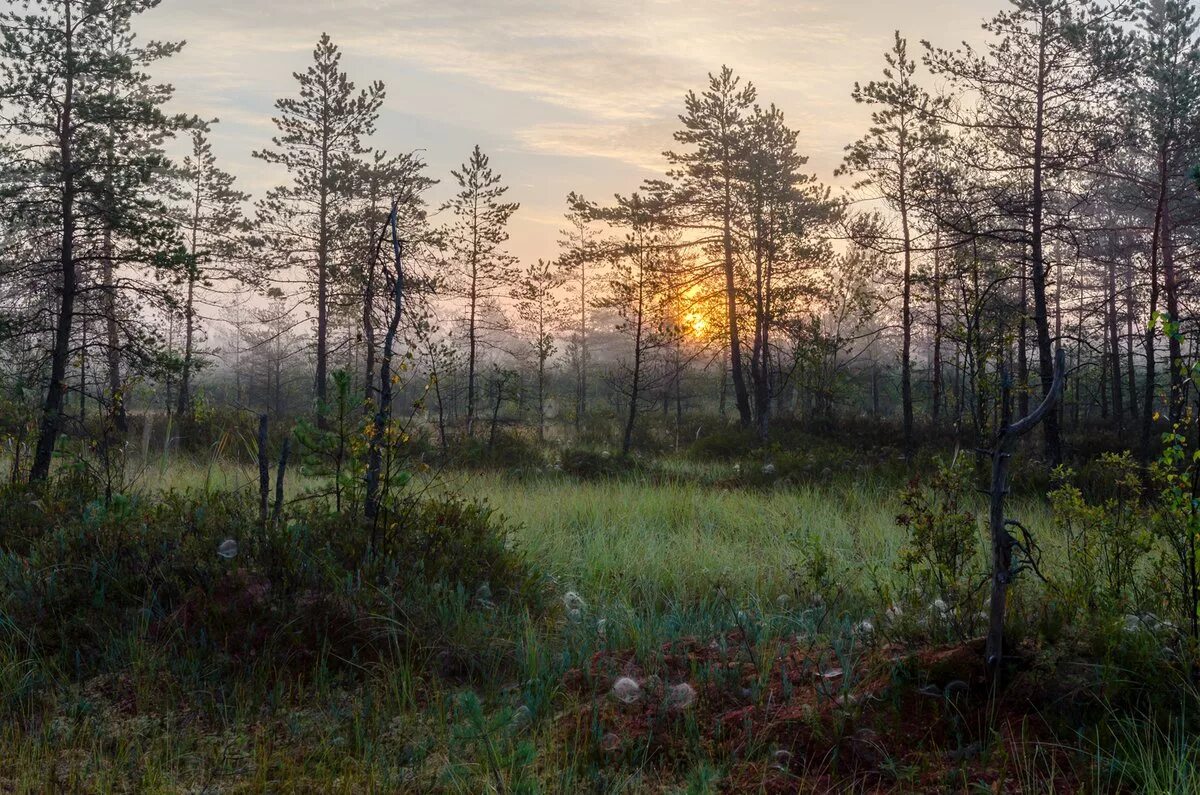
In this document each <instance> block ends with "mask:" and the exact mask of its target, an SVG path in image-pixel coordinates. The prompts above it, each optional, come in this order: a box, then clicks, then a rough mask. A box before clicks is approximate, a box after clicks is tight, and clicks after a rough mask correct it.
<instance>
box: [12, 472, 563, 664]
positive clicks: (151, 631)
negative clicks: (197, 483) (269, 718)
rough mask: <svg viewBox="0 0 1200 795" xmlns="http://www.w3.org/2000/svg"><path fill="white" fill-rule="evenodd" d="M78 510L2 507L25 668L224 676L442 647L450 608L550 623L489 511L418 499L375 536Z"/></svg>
mask: <svg viewBox="0 0 1200 795" xmlns="http://www.w3.org/2000/svg"><path fill="white" fill-rule="evenodd" d="M76 507H77V506H76V504H73V503H72V502H71V501H70V498H69V495H67V494H65V493H64V492H63V491H62V489H61V487H60V486H56V485H55V484H51V485H49V486H47V487H45V488H40V489H36V488H31V487H9V488H8V489H6V490H4V491H3V492H0V512H3V513H4V514H6V515H11V516H17V517H19V518H20V520H19V522H18V523H17V524H16V525H8V526H7V529H6V531H5V533H4V535H3V536H2V537H0V623H2V624H3V625H4V626H5V629H6V634H10V635H11V636H12V637H14V638H16V639H17V642H19V643H20V644H22V645H23V646H25V647H26V652H27V654H28V655H29V656H31V657H33V656H36V657H39V658H55V659H58V660H60V661H61V663H62V664H63V665H65V666H67V668H68V669H69V670H75V671H77V673H78V674H82V673H85V672H87V671H89V670H94V669H99V668H102V667H104V666H105V664H106V663H109V664H111V663H112V662H113V661H114V659H115V658H118V657H119V656H120V655H119V653H118V651H117V650H119V649H120V648H122V646H123V644H125V642H126V641H127V640H128V639H130V638H143V639H148V640H149V641H151V642H156V643H161V644H166V645H167V646H169V647H171V648H173V649H174V650H175V651H176V652H179V654H177V655H176V656H177V658H179V659H184V658H186V659H191V660H195V659H197V657H196V655H199V659H201V660H204V661H207V662H206V663H205V664H206V665H217V666H218V667H219V666H220V665H222V664H237V663H242V662H245V661H246V660H251V659H261V658H264V657H267V656H268V655H267V652H268V651H269V652H270V654H269V658H270V660H271V661H272V665H273V666H275V667H280V668H290V667H294V666H303V665H304V664H306V663H310V662H312V661H313V660H315V659H316V658H317V657H322V659H323V660H325V661H326V664H331V663H329V662H328V661H335V663H332V664H336V661H341V662H352V661H356V660H357V661H361V660H363V659H364V658H372V657H378V656H380V655H383V654H387V653H392V652H394V651H396V650H400V651H403V650H406V649H413V648H418V647H424V646H427V645H436V644H435V643H432V642H431V641H430V639H432V638H437V637H439V635H440V633H443V632H445V631H446V628H445V627H444V626H441V624H442V620H441V619H440V618H439V616H440V615H441V610H442V606H441V605H440V604H439V600H441V599H444V594H445V593H446V592H459V593H463V594H468V595H471V598H475V596H476V595H478V600H479V601H480V602H481V603H482V602H486V603H487V604H488V605H492V604H495V603H510V602H511V603H514V604H519V605H520V606H521V607H522V608H523V609H524V608H533V609H535V610H537V609H540V607H539V601H538V600H539V598H540V597H539V596H538V594H539V591H540V589H539V588H537V587H536V585H537V577H536V575H535V574H534V573H533V570H532V569H531V568H530V567H529V566H528V565H527V563H526V561H525V559H524V557H523V555H522V554H521V553H520V552H519V551H517V550H515V549H513V548H512V547H511V546H510V545H509V543H508V527H507V525H506V524H505V522H504V521H503V520H502V519H501V518H500V517H499V516H497V515H496V514H495V513H493V512H492V511H491V510H490V509H489V508H488V507H486V506H485V505H482V504H478V503H471V502H464V501H461V500H458V499H453V498H430V499H420V500H418V499H407V500H405V501H402V502H400V503H398V504H397V505H396V506H394V508H393V510H392V511H390V512H388V514H387V515H386V517H385V518H382V519H381V521H380V522H379V524H378V525H376V526H372V525H369V524H368V523H366V522H365V520H363V519H361V518H360V517H357V516H353V515H350V514H336V513H330V512H329V511H328V510H327V509H325V508H324V507H319V506H318V505H316V504H313V505H312V507H310V508H309V509H307V510H306V511H304V512H302V513H300V514H297V515H293V516H291V517H289V518H288V519H287V520H286V521H280V522H277V523H273V524H271V525H270V526H268V527H266V528H262V527H260V526H259V525H258V518H257V506H256V505H255V504H254V503H253V501H251V500H249V499H246V498H245V497H244V496H241V495H238V494H234V493H218V494H210V495H182V494H179V493H167V494H164V495H161V496H159V497H155V498H149V497H125V496H119V495H118V496H117V497H114V498H113V499H111V500H108V501H105V500H103V499H92V500H91V501H89V502H87V503H86V504H85V505H83V506H82V509H81V510H76ZM439 593H440V594H442V596H438V594H439Z"/></svg>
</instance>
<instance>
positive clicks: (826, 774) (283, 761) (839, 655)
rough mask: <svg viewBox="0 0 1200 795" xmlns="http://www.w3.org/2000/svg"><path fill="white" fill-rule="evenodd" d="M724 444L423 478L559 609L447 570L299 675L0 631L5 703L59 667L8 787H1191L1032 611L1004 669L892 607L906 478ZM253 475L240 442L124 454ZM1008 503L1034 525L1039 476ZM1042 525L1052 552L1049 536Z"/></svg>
mask: <svg viewBox="0 0 1200 795" xmlns="http://www.w3.org/2000/svg"><path fill="white" fill-rule="evenodd" d="M680 466H681V467H685V468H686V465H682V464H681V465H680ZM722 466H724V465H708V469H707V470H706V471H704V472H701V473H699V474H700V475H702V476H699V477H695V478H692V479H688V478H681V479H678V480H674V481H669V482H661V481H656V482H652V481H650V480H646V479H639V478H636V477H635V478H626V479H600V480H595V481H578V480H574V479H571V478H565V477H562V476H559V475H555V474H547V475H546V476H544V477H543V476H528V475H524V476H520V477H514V476H511V475H506V474H503V473H458V472H447V473H442V475H441V476H440V477H439V478H438V483H437V485H434V486H430V488H433V489H451V490H454V491H457V492H461V493H463V494H466V495H468V496H473V497H477V498H481V499H486V500H487V501H488V502H489V503H490V504H491V505H492V506H493V507H495V508H496V509H497V510H498V511H499V512H500V513H502V514H503V515H505V516H506V517H507V518H508V519H509V520H510V521H511V526H512V528H513V529H512V533H511V538H510V541H511V543H512V544H514V545H515V546H516V547H517V548H518V549H519V550H521V551H522V552H523V554H524V555H525V556H526V558H527V559H528V560H529V561H530V562H531V563H532V564H533V565H534V566H535V567H536V568H537V569H538V570H539V571H540V572H542V573H543V574H544V576H545V581H546V588H548V589H549V590H550V591H551V592H552V593H553V594H554V598H555V599H556V600H560V601H561V602H562V603H563V605H564V606H565V609H564V610H559V611H557V612H555V613H554V614H553V615H550V616H533V615H530V614H521V613H510V612H506V611H505V610H504V609H502V608H497V607H496V606H494V605H492V604H491V603H490V602H489V600H488V599H487V598H486V597H484V596H481V595H480V594H478V593H477V594H458V596H457V598H456V599H455V598H451V599H449V601H448V603H447V607H446V608H445V609H446V611H447V613H446V615H447V619H446V623H445V628H444V630H443V636H442V637H439V638H430V639H429V642H428V644H427V646H426V648H427V649H428V653H427V656H426V657H424V658H417V659H414V658H411V657H410V658H403V659H392V660H373V661H370V662H365V661H364V662H361V663H360V662H353V663H352V664H351V665H348V666H338V667H330V668H328V669H327V668H326V667H325V666H321V667H320V668H318V669H317V670H316V671H315V672H311V673H310V674H308V675H296V676H291V677H290V678H289V676H282V675H280V670H279V668H278V666H276V665H274V664H272V662H271V661H270V660H259V661H257V662H256V663H255V664H253V665H251V666H249V667H248V668H247V670H246V672H245V675H244V676H242V677H240V678H238V679H236V680H233V681H208V683H207V684H206V685H205V686H203V687H197V686H196V685H195V682H197V681H205V680H204V678H203V677H202V676H199V675H198V674H196V672H185V673H180V664H179V661H177V660H169V659H166V658H165V657H164V654H165V653H164V652H163V651H162V650H161V649H159V648H158V647H157V646H156V645H155V644H154V643H153V642H151V640H150V639H149V638H148V637H144V638H130V640H129V647H128V648H126V649H123V650H122V652H121V653H122V655H123V656H124V658H125V659H128V660H129V661H130V662H129V663H128V664H126V665H124V666H123V668H122V669H121V670H119V671H116V672H113V673H109V674H105V675H102V676H94V677H91V678H86V679H82V680H80V679H78V678H76V677H72V675H71V672H70V671H67V670H61V668H56V667H55V665H56V664H53V663H51V662H49V661H39V660H30V659H27V658H23V657H21V656H20V655H19V654H17V652H16V651H15V650H14V649H15V645H13V644H8V645H5V644H3V643H0V691H3V692H2V694H3V695H4V696H6V702H11V701H12V700H13V699H14V698H15V695H14V694H15V693H17V692H19V691H23V690H28V689H29V688H30V687H33V686H34V685H33V684H31V683H35V682H42V683H44V682H45V681H46V680H55V681H61V682H62V683H63V684H62V685H61V686H58V687H55V688H53V692H54V695H53V697H52V698H48V699H43V700H41V701H40V702H39V706H38V707H37V710H36V714H32V715H30V714H26V715H24V719H23V720H19V721H7V722H4V724H3V725H2V726H0V792H32V791H47V792H50V791H54V792H58V791H77V792H107V791H112V792H134V791H136V792H195V793H201V792H205V793H215V792H364V791H377V792H392V791H412V792H434V791H439V792H440V791H445V792H484V791H498V792H576V791H578V792H584V791H587V792H647V791H650V792H677V791H678V792H710V791H711V792H718V791H736V792H798V791H804V792H807V791H815V792H844V791H860V792H876V791H898V792H946V791H953V792H1030V793H1032V792H1050V791H1054V792H1083V791H1088V792H1097V791H1099V792H1105V791H1135V790H1136V791H1145V792H1163V793H1166V792H1200V774H1197V773H1196V772H1195V770H1196V769H1197V768H1196V763H1197V762H1200V741H1197V740H1196V739H1195V738H1194V737H1188V736H1186V735H1184V734H1183V733H1177V732H1175V731H1174V730H1173V728H1172V725H1171V724H1170V722H1167V723H1165V724H1164V723H1163V722H1161V721H1154V720H1151V719H1149V716H1146V715H1139V714H1138V713H1137V712H1136V710H1135V711H1132V712H1125V711H1122V712H1121V714H1120V715H1117V714H1116V713H1115V712H1114V713H1111V714H1109V715H1108V716H1107V718H1105V717H1104V715H1105V713H1104V711H1105V709H1106V708H1107V707H1106V706H1105V705H1106V704H1107V703H1108V702H1106V700H1105V694H1106V692H1107V690H1106V688H1108V687H1109V686H1110V684H1111V682H1112V681H1114V680H1117V679H1120V678H1121V673H1120V670H1119V668H1116V667H1113V666H1112V665H1108V666H1105V665H1099V664H1097V661H1096V660H1095V659H1092V658H1089V657H1088V656H1087V654H1086V652H1084V651H1080V650H1078V648H1076V647H1070V648H1069V650H1068V651H1062V650H1059V649H1051V648H1049V647H1048V646H1047V644H1046V641H1045V638H1044V637H1040V636H1038V635H1037V634H1036V633H1027V634H1025V635H1024V636H1023V637H1019V638H1017V639H1015V642H1014V653H1013V663H1012V665H1011V667H1010V669H1009V670H1008V671H1007V672H1006V682H1005V685H1004V687H1003V688H1001V689H999V690H997V689H993V688H992V687H990V686H989V682H988V678H987V677H986V675H985V672H984V670H983V665H982V648H981V645H980V641H979V636H980V634H981V630H982V622H981V621H980V620H979V619H978V617H977V616H975V615H972V616H970V617H968V618H966V619H964V620H963V621H961V622H954V624H953V626H951V625H950V624H949V622H947V623H946V624H945V625H941V624H938V623H937V622H934V621H930V620H927V619H926V618H924V617H921V618H913V617H912V616H909V617H907V618H902V617H900V616H899V615H898V613H899V611H897V614H896V615H892V614H889V613H885V612H884V610H883V609H882V606H883V605H886V604H888V600H889V599H890V598H891V597H890V594H893V593H895V592H896V591H897V590H898V588H899V587H900V584H899V582H898V578H899V577H900V567H899V565H898V560H899V555H900V550H901V548H902V546H903V544H904V540H905V539H904V534H903V532H902V531H901V529H899V528H898V527H897V524H896V516H897V513H898V512H899V511H900V510H901V506H900V502H899V498H898V494H899V488H898V484H896V483H893V482H888V481H886V480H877V479H872V478H849V479H846V478H841V479H834V480H832V481H830V482H826V483H822V484H819V485H814V484H808V485H804V484H801V485H795V484H786V485H783V486H781V487H778V488H772V489H765V490H763V489H757V490H755V489H726V488H719V487H714V486H713V485H712V483H713V481H714V480H719V477H720V472H717V471H715V469H719V468H720V467H722ZM693 474H696V473H693ZM253 482H254V481H253V474H252V473H251V472H250V471H248V470H244V469H241V468H238V467H232V466H221V467H216V468H214V467H211V466H207V465H194V464H182V463H180V464H175V465H171V466H162V467H159V468H157V470H152V469H151V468H147V469H146V471H145V472H143V473H142V475H141V488H143V489H147V490H161V489H167V488H171V489H182V490H187V489H193V490H196V489H210V490H212V489H216V490H227V489H238V488H246V487H248V484H251V483H253ZM307 485H308V484H307V483H306V482H305V479H304V478H303V477H296V478H294V480H293V482H292V483H291V484H290V485H289V490H290V492H291V493H292V494H298V493H300V492H302V491H303V490H304V489H305V488H306V486H307ZM1011 512H1012V513H1014V514H1016V515H1020V516H1021V517H1022V519H1023V520H1024V521H1025V522H1026V523H1027V524H1028V525H1029V526H1031V527H1034V528H1039V529H1040V528H1045V527H1047V526H1048V524H1049V522H1048V516H1047V508H1046V506H1045V505H1044V504H1043V503H1042V502H1041V501H1039V500H1036V499H1016V500H1014V501H1013V506H1012V511H1011ZM1041 541H1042V545H1043V547H1044V549H1045V555H1046V558H1045V559H1046V561H1047V562H1046V564H1045V565H1052V562H1053V561H1054V559H1055V556H1057V555H1060V554H1062V552H1061V549H1062V539H1057V538H1055V537H1054V536H1053V535H1051V534H1049V533H1044V534H1043V537H1042V538H1041ZM982 543H983V539H982V536H981V538H980V544H981V545H982ZM1029 590H1030V591H1031V593H1033V592H1034V588H1033V586H1030V587H1029ZM1038 598H1039V597H1032V596H1031V597H1030V598H1029V599H1028V600H1026V601H1024V602H1021V601H1018V602H1015V603H1014V606H1013V609H1014V611H1015V613H1016V614H1017V615H1018V616H1028V615H1030V614H1031V611H1032V612H1036V609H1037V608H1036V602H1037V599H1038ZM1067 634H1069V632H1068V633H1067ZM0 640H2V638H0ZM1063 648H1067V647H1066V646H1064V647H1063ZM1122 709H1124V708H1122ZM1097 714H1100V715H1101V720H1100V721H1099V722H1098V721H1097V719H1096V715H1097ZM1180 726H1181V727H1182V724H1180ZM1181 732H1182V729H1181ZM1131 782H1134V784H1131Z"/></svg>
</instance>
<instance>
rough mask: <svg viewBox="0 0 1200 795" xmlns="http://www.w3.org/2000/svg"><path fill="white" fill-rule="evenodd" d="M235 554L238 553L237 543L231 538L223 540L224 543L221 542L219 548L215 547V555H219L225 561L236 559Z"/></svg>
mask: <svg viewBox="0 0 1200 795" xmlns="http://www.w3.org/2000/svg"><path fill="white" fill-rule="evenodd" d="M237 553H238V543H237V541H234V540H233V539H232V538H227V539H225V540H224V541H222V542H221V544H220V546H218V547H217V554H218V555H220V556H221V557H223V558H225V560H229V559H230V558H233V557H236V556H237Z"/></svg>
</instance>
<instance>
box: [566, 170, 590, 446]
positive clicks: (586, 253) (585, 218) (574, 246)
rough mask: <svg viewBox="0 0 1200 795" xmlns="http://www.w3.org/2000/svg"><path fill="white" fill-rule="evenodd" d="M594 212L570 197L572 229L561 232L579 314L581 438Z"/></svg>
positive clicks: (577, 368) (577, 351)
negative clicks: (592, 218)
mask: <svg viewBox="0 0 1200 795" xmlns="http://www.w3.org/2000/svg"><path fill="white" fill-rule="evenodd" d="M593 214H594V208H592V207H590V206H589V204H588V203H587V201H585V200H584V199H583V198H582V197H581V196H579V195H578V194H576V193H571V194H568V196H567V213H566V216H565V218H566V221H567V224H568V228H567V229H564V230H562V232H560V234H561V238H560V241H559V248H560V249H561V251H562V253H561V254H560V255H559V262H560V263H561V267H562V270H563V275H564V279H565V281H566V282H567V283H569V284H570V289H571V291H572V292H573V293H574V295H573V298H574V304H575V307H576V309H577V310H578V312H579V315H578V318H579V319H578V325H577V326H576V329H575V334H574V339H573V340H572V341H571V344H572V346H573V348H574V356H572V361H573V363H574V365H575V433H576V435H578V434H579V432H580V428H581V427H582V424H583V420H584V417H585V416H586V415H587V397H588V380H587V373H588V308H589V307H590V306H591V299H590V298H589V295H590V293H589V292H588V291H589V290H590V289H592V286H593V282H594V281H595V278H596V277H595V272H594V266H595V265H596V260H597V256H598V255H597V246H596V235H595V232H593V231H592V229H591V217H592V215H593Z"/></svg>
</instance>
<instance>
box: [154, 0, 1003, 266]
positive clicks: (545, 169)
mask: <svg viewBox="0 0 1200 795" xmlns="http://www.w3.org/2000/svg"><path fill="white" fill-rule="evenodd" d="M1004 4H1006V3H1005V0H907V2H906V1H905V0H794V1H792V2H789V1H788V0H587V1H583V0H543V1H542V2H537V1H536V0H440V2H437V1H434V0H162V3H161V5H159V6H158V7H157V8H155V9H153V10H151V11H149V12H147V14H146V15H145V16H144V17H143V19H142V20H141V21H140V23H139V25H138V27H137V30H138V32H139V34H140V35H141V36H142V37H144V38H154V39H165V40H180V39H182V40H185V41H186V42H187V44H186V46H185V47H184V49H183V52H182V53H180V54H179V55H177V56H175V57H173V58H172V59H170V60H169V61H167V62H164V63H160V64H158V65H157V66H156V68H155V71H154V74H155V76H156V77H157V78H159V79H161V80H164V81H166V82H170V83H172V84H174V86H175V88H176V95H175V99H174V100H173V109H174V110H177V111H180V112H187V113H195V114H198V115H200V116H202V117H205V118H219V119H220V120H221V123H220V124H218V125H217V126H216V128H215V130H214V132H213V136H212V138H213V147H214V150H215V151H216V153H217V155H218V157H219V158H220V160H221V164H222V167H224V168H225V169H227V170H229V171H231V172H233V173H234V174H236V175H238V177H239V183H240V187H241V188H242V189H243V190H246V191H249V192H251V193H253V194H255V195H261V194H262V193H263V192H264V191H265V190H266V189H267V188H269V187H271V186H272V185H275V184H278V183H280V182H283V181H285V179H286V177H285V174H284V172H283V171H282V167H279V166H271V165H268V164H265V163H262V162H261V161H258V160H255V159H253V158H252V157H251V154H250V153H251V152H252V151H254V150H256V149H261V148H264V147H266V146H268V145H269V144H270V139H271V136H272V134H273V133H274V126H273V125H272V123H271V114H272V111H273V104H274V102H275V100H276V99H277V98H278V97H281V96H289V95H292V94H294V93H295V88H296V83H295V79H294V78H293V76H292V73H293V72H295V71H302V70H303V69H305V68H306V67H307V65H308V64H309V63H310V62H311V58H312V49H313V45H314V43H315V42H316V40H317V38H318V37H319V36H320V34H321V33H322V32H328V33H329V34H330V35H331V36H332V38H333V40H334V42H335V43H337V44H338V45H339V46H340V47H341V49H342V51H343V58H342V64H343V67H344V68H345V70H346V71H347V73H348V74H349V76H350V78H351V79H352V80H354V81H355V82H356V83H357V84H358V85H359V86H360V87H362V86H365V85H367V84H368V83H369V82H371V81H372V80H377V79H378V80H382V81H384V83H385V84H386V86H387V100H386V102H385V104H384V108H383V111H382V114H381V116H380V119H379V123H378V132H377V134H376V136H375V137H374V139H373V141H372V144H373V145H374V146H376V147H378V148H382V149H387V150H388V151H391V152H408V151H413V150H421V152H422V154H423V156H424V159H425V160H426V162H427V163H429V165H430V173H431V176H434V177H436V178H439V179H441V180H442V183H441V184H440V185H439V186H438V187H437V188H436V189H435V190H434V191H433V199H434V202H435V205H436V203H438V202H440V200H441V199H444V198H445V197H446V196H448V195H449V193H450V192H451V191H452V187H453V186H452V184H451V183H452V178H451V176H450V170H451V169H452V168H457V167H458V165H459V164H461V163H462V162H463V161H464V160H465V159H466V158H467V156H468V155H469V153H470V151H471V148H472V147H473V146H474V145H475V144H479V145H480V146H481V147H482V149H483V151H484V152H485V153H487V154H488V155H489V156H490V157H491V160H492V165H493V167H494V169H495V170H497V171H498V172H499V173H501V174H502V175H503V176H504V178H505V181H506V183H507V184H508V185H509V186H510V191H509V195H510V197H511V198H512V199H513V200H515V201H518V202H520V203H521V209H520V211H519V212H518V213H517V214H516V216H515V217H514V219H513V221H512V224H511V228H510V231H511V239H510V245H509V248H510V250H511V251H512V253H513V254H515V255H517V256H518V257H520V258H521V259H522V260H524V261H530V260H533V259H536V258H538V257H552V256H554V255H555V253H556V251H557V244H556V241H557V238H558V231H559V229H560V228H561V227H562V221H561V219H562V213H563V210H564V209H565V207H564V205H565V201H564V200H565V197H566V195H567V193H568V192H570V191H572V190H574V191H577V192H580V193H582V194H584V195H585V196H586V197H588V198H589V199H595V200H601V201H604V200H607V199H609V198H610V197H611V196H612V195H613V194H614V193H617V192H620V193H627V192H629V191H631V190H634V189H636V188H637V187H638V185H639V184H640V183H641V182H642V180H644V179H646V178H648V177H653V176H657V175H660V174H661V172H662V168H663V159H662V154H661V153H662V152H663V150H665V149H670V148H673V147H674V144H673V141H672V139H671V133H672V132H673V131H674V130H675V129H676V128H677V126H678V120H677V116H678V114H679V113H680V112H681V111H682V108H683V97H684V95H685V94H686V92H687V91H688V90H689V89H694V90H696V91H701V90H703V88H704V87H705V85H706V82H707V74H708V73H709V72H713V71H717V70H719V69H720V67H721V66H722V65H723V64H727V65H729V66H730V67H732V68H733V69H734V71H735V72H737V73H738V74H740V75H741V76H742V77H743V79H747V80H750V81H752V82H753V83H754V84H755V86H756V87H757V88H758V93H759V101H760V102H762V103H764V104H765V103H770V102H774V103H775V104H776V105H778V106H779V107H780V109H782V110H783V112H784V113H785V115H786V117H787V119H788V122H789V124H790V125H791V126H792V127H794V128H796V129H797V130H799V134H800V148H801V150H802V152H803V153H805V154H807V155H809V156H810V158H811V159H810V162H809V167H810V170H811V171H812V172H813V173H815V174H817V175H818V176H819V177H820V178H821V179H823V180H826V181H828V182H831V183H835V184H836V182H837V181H836V180H834V178H833V170H834V169H835V168H836V167H837V165H838V163H839V162H840V160H841V153H842V150H843V148H844V147H845V145H846V144H848V143H850V142H851V141H853V140H854V139H855V138H856V137H858V136H859V135H861V134H862V132H863V131H864V130H865V129H866V125H867V123H868V116H869V111H868V110H867V109H865V108H863V107H861V106H856V105H855V103H854V102H853V100H852V99H851V98H850V92H851V89H852V88H853V85H854V82H855V81H856V80H859V81H863V82H865V81H867V80H870V79H872V78H875V77H877V76H878V75H879V72H880V70H881V68H882V66H883V59H882V54H883V52H884V51H885V50H887V49H888V48H889V47H890V46H891V43H892V34H893V31H895V30H897V29H898V30H900V31H901V34H902V35H904V36H906V37H907V38H908V39H909V48H910V53H913V54H919V53H920V50H921V48H920V46H919V44H918V42H919V41H920V40H921V39H929V40H931V41H932V42H933V43H934V44H935V45H939V46H954V45H957V44H958V43H959V42H961V41H962V40H964V39H968V40H974V39H977V37H978V31H979V23H980V22H981V21H982V20H983V19H984V17H986V16H990V15H991V14H992V13H994V12H995V11H996V10H999V8H1000V7H1001V6H1002V5H1004Z"/></svg>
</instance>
